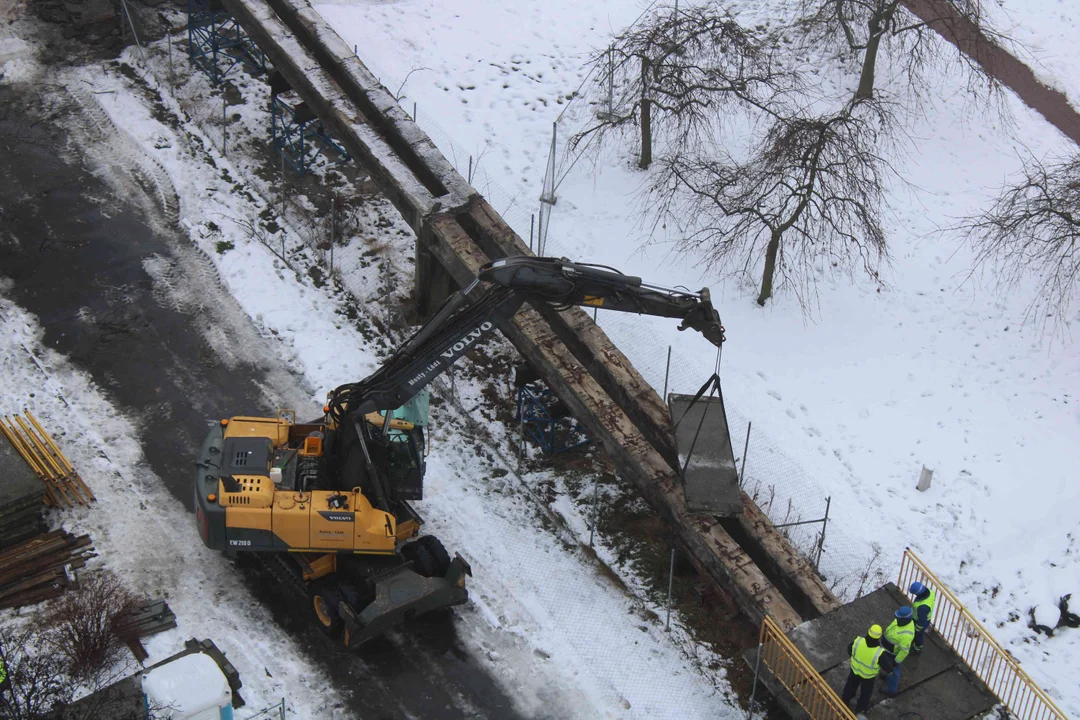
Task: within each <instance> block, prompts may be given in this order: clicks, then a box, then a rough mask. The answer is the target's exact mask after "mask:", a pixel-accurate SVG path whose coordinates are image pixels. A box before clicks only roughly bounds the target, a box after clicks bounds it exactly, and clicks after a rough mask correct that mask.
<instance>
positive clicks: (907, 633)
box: [881, 605, 915, 695]
mask: <svg viewBox="0 0 1080 720" xmlns="http://www.w3.org/2000/svg"><path fill="white" fill-rule="evenodd" d="M913 615H914V613H912V611H911V608H910V607H908V606H907V605H905V606H904V607H902V608H900V609H899V610H897V611H896V613H895V618H894V619H893V621H892V622H891V623H889V627H887V628H885V637H884V639H883V640H882V641H881V646H882V647H883V648H885V650H886V651H887V652H890V653H892V656H893V659H894V660H895V661H896V662H895V667H893V670H892V672H891V673H889V675H888V679H887V680H886V681H885V694H886V695H895V694H896V691H897V690H898V689H899V688H900V664H901V663H902V662H904V660H906V659H907V656H908V653H909V652H911V643H912V641H913V640H914V639H915V623H914V622H912V617H913Z"/></svg>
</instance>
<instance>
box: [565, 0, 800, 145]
mask: <svg viewBox="0 0 1080 720" xmlns="http://www.w3.org/2000/svg"><path fill="white" fill-rule="evenodd" d="M771 45H772V42H771V41H770V39H769V38H768V37H766V36H764V35H763V34H762V33H759V32H756V31H752V30H748V29H746V28H744V27H742V26H741V25H739V24H738V23H737V22H736V21H735V20H734V19H733V18H732V17H731V16H730V15H729V14H728V13H727V11H726V10H724V9H723V7H722V6H721V5H720V3H719V2H718V1H717V0H707V1H706V2H704V3H702V4H700V5H692V6H690V7H683V8H682V9H680V10H678V11H677V12H676V10H675V8H674V7H669V6H657V7H655V8H654V9H653V10H652V11H650V12H649V13H648V14H647V15H646V16H645V17H644V18H642V19H641V20H640V21H639V22H638V23H636V24H635V25H634V26H632V27H631V28H629V29H628V30H626V31H624V32H623V33H621V34H620V35H618V36H617V37H616V38H615V41H614V43H613V44H612V45H611V46H610V47H609V48H608V49H607V50H605V51H603V52H601V53H598V54H597V55H595V56H594V57H593V58H592V59H591V61H590V65H591V67H592V74H593V78H594V79H593V82H592V83H591V84H590V85H588V86H587V87H586V89H585V91H584V92H585V95H586V96H587V97H588V99H589V101H590V102H591V103H592V104H593V106H594V107H595V108H596V110H597V112H596V115H595V118H594V121H593V122H592V123H590V124H589V125H588V126H586V127H585V128H584V129H583V130H581V131H579V132H578V133H577V134H575V135H574V136H573V138H572V139H571V141H570V146H571V149H572V150H577V149H585V148H588V147H596V146H599V145H600V144H602V143H603V141H604V140H605V139H607V138H609V137H611V136H619V137H621V136H622V134H623V132H624V131H626V130H627V129H630V128H633V127H636V126H637V123H638V121H639V118H640V117H642V114H643V109H645V110H646V114H645V119H648V118H649V115H650V114H651V116H652V117H651V123H652V125H653V127H654V128H655V130H656V133H657V136H658V137H660V138H661V139H662V141H663V142H664V143H665V144H666V145H668V146H669V147H670V148H674V149H678V148H684V147H690V146H693V145H696V144H699V143H701V142H703V141H705V140H707V139H709V138H711V137H712V136H713V134H714V133H715V131H716V130H717V129H718V123H719V122H720V121H721V120H722V119H723V118H724V116H725V113H727V112H728V111H731V110H733V109H736V108H743V109H756V110H757V111H760V112H765V113H767V114H775V113H776V111H775V110H774V108H773V104H774V102H775V99H776V97H777V96H778V95H781V94H783V93H785V92H788V91H790V90H791V89H792V87H793V85H794V80H795V78H794V76H793V75H792V74H791V73H789V72H787V71H786V70H785V69H783V67H782V66H780V65H779V64H777V63H775V62H774V61H773V58H772V54H771V50H770V48H771ZM649 109H651V113H649V112H648V110H649ZM642 150H643V153H644V151H645V150H646V148H642ZM646 165H647V163H646Z"/></svg>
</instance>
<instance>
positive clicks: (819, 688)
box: [758, 615, 855, 720]
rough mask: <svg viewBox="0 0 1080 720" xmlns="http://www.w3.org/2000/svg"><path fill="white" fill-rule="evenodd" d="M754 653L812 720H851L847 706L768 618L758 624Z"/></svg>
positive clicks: (853, 718) (851, 716)
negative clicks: (756, 648)
mask: <svg viewBox="0 0 1080 720" xmlns="http://www.w3.org/2000/svg"><path fill="white" fill-rule="evenodd" d="M758 652H759V653H760V661H761V662H762V663H763V664H764V665H765V666H766V667H767V668H769V671H770V672H771V673H772V674H773V677H775V678H776V679H777V680H779V681H780V684H781V685H783V686H784V687H785V688H787V691H788V692H789V693H791V695H792V697H794V698H795V701H796V702H797V703H799V705H801V706H802V709H803V710H805V711H806V712H807V713H809V714H810V717H811V718H813V720H855V715H854V714H853V713H852V712H851V710H850V709H849V708H848V707H847V705H845V704H844V703H843V702H842V701H841V700H840V698H839V697H838V696H837V695H836V693H835V692H833V689H832V688H831V687H829V684H828V683H826V682H825V679H824V678H823V677H821V675H820V674H818V671H817V670H815V669H814V666H813V665H811V664H810V661H809V660H807V659H806V658H805V657H803V654H802V653H801V652H799V648H797V647H795V644H794V643H792V642H791V640H789V639H788V637H787V635H785V634H784V631H783V630H781V629H780V626H779V625H777V624H776V623H775V622H774V621H773V620H772V618H770V617H769V616H768V615H766V616H765V621H764V622H762V623H761V637H760V638H759V640H758Z"/></svg>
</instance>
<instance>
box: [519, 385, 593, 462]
mask: <svg viewBox="0 0 1080 720" xmlns="http://www.w3.org/2000/svg"><path fill="white" fill-rule="evenodd" d="M533 387H535V388H536V389H533V388H532V387H530V386H528V385H523V386H522V387H520V388H518V391H517V414H516V415H515V417H516V418H517V419H518V421H519V422H520V423H521V427H522V429H523V430H524V431H525V432H526V433H528V434H529V437H531V438H532V439H533V441H534V442H536V444H537V445H539V446H540V447H541V449H543V451H544V452H545V453H547V454H549V455H555V454H558V453H561V452H566V451H567V450H573V449H574V448H578V447H581V446H582V445H587V444H588V443H589V442H591V440H590V438H589V436H588V435H586V433H585V429H584V428H583V427H582V426H581V425H580V424H579V423H578V421H577V420H575V419H574V418H573V417H562V418H556V417H554V416H552V414H551V411H550V410H549V407H550V405H552V404H554V402H557V401H558V399H557V398H556V397H555V394H554V393H552V392H551V391H550V390H548V389H547V388H546V387H542V386H539V384H538V383H534V384H533ZM523 413H524V414H523ZM573 440H576V442H573V444H569V443H571V441H573Z"/></svg>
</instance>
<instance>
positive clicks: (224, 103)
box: [221, 85, 229, 157]
mask: <svg viewBox="0 0 1080 720" xmlns="http://www.w3.org/2000/svg"><path fill="white" fill-rule="evenodd" d="M228 138H229V99H228V98H227V97H225V86H224V85H222V86H221V156H222V157H227V156H228V154H229V153H228V151H227V149H226V148H227V145H228V142H229V140H228Z"/></svg>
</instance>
